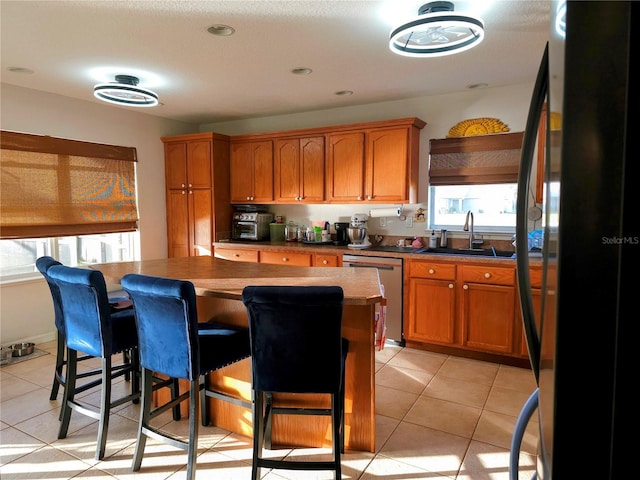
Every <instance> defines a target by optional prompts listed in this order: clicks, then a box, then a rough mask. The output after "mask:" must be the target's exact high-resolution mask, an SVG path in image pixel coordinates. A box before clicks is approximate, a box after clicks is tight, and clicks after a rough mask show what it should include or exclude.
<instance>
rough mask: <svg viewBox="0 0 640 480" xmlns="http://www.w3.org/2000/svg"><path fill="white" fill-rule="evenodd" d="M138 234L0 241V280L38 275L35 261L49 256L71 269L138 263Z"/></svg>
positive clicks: (126, 233) (106, 234)
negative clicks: (93, 264) (104, 264)
mask: <svg viewBox="0 0 640 480" xmlns="http://www.w3.org/2000/svg"><path fill="white" fill-rule="evenodd" d="M139 252H140V248H139V234H138V232H125V233H105V234H99V235H82V236H75V237H54V238H24V239H19V240H0V279H2V280H3V281H6V280H20V279H24V278H30V277H33V275H34V273H36V272H37V269H36V266H35V263H36V260H37V259H38V257H41V256H43V255H50V256H52V257H53V258H55V259H57V260H58V261H60V262H62V263H64V264H65V265H70V266H82V265H88V264H92V263H104V262H118V261H122V262H126V261H134V260H139V259H140V255H139Z"/></svg>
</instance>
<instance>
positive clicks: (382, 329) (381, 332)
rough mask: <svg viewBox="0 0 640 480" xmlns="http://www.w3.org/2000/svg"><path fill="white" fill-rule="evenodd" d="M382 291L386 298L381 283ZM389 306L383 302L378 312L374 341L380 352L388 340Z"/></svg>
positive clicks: (376, 348)
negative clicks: (387, 321) (387, 319)
mask: <svg viewBox="0 0 640 480" xmlns="http://www.w3.org/2000/svg"><path fill="white" fill-rule="evenodd" d="M380 293H381V294H382V297H383V298H384V285H380ZM386 316H387V307H386V306H385V305H383V304H381V305H380V311H379V312H378V313H376V323H375V335H374V338H375V340H374V343H375V345H374V346H375V350H376V351H377V352H380V351H382V350H384V343H385V342H386V340H387V323H386Z"/></svg>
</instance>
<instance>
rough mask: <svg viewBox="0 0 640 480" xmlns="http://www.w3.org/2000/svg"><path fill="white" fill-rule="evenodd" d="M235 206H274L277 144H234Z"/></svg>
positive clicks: (232, 190)
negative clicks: (270, 204) (264, 204)
mask: <svg viewBox="0 0 640 480" xmlns="http://www.w3.org/2000/svg"><path fill="white" fill-rule="evenodd" d="M231 202H233V203H270V202H273V141H271V140H262V141H250V140H249V141H247V140H233V141H232V143H231Z"/></svg>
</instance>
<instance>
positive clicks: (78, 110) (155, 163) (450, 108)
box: [0, 80, 533, 345]
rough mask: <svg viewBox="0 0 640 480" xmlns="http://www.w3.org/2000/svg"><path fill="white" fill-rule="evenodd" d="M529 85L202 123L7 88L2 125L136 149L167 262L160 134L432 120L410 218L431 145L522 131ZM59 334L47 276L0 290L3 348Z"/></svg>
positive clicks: (322, 212) (145, 239)
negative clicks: (454, 131)
mask: <svg viewBox="0 0 640 480" xmlns="http://www.w3.org/2000/svg"><path fill="white" fill-rule="evenodd" d="M427 81H428V80H427ZM532 88H533V85H532V84H531V85H530V84H523V85H515V86H510V87H500V88H487V89H484V90H471V91H468V92H464V93H461V94H451V95H441V96H434V97H420V98H412V99H406V100H400V101H394V102H384V103H378V104H370V105H362V106H354V107H344V108H335V109H331V110H321V111H313V112H305V113H299V114H292V115H280V116H273V117H264V118H255V119H249V120H239V121H233V122H221V123H213V124H206V125H200V126H197V125H189V124H185V123H180V122H175V121H170V120H163V119H161V118H159V117H154V116H152V115H149V114H145V113H138V111H131V110H128V109H123V108H119V107H115V106H109V105H102V104H98V103H96V102H94V101H82V100H76V99H70V98H66V97H62V96H59V95H51V94H47V93H43V92H39V91H35V90H29V89H24V88H19V87H14V86H11V85H6V84H2V86H1V90H0V99H1V110H0V113H1V117H0V128H1V129H3V130H12V131H20V132H25V133H33V134H44V135H51V136H56V137H62V138H72V139H79V140H83V141H90V142H99V143H108V144H116V145H124V146H131V147H136V150H137V153H138V160H139V161H138V164H137V167H136V168H137V181H138V197H139V199H138V201H139V214H140V237H141V250H142V258H143V259H151V258H165V257H166V255H167V253H166V252H167V242H166V218H165V198H164V162H163V145H162V142H161V140H160V137H162V136H167V135H177V134H182V133H193V132H197V131H200V132H209V131H214V132H218V133H222V134H227V135H236V134H245V133H262V132H273V131H280V130H293V129H300V128H312V127H322V126H329V125H341V124H349V123H359V122H368V121H378V120H387V119H392V118H404V117H419V118H421V119H422V120H424V121H425V122H427V126H426V127H425V128H424V129H423V130H422V132H421V135H420V139H421V140H420V152H421V153H420V189H419V202H420V204H417V205H407V206H405V207H406V208H405V211H406V213H407V214H412V213H413V212H415V210H416V209H417V208H418V207H421V206H422V207H423V208H425V209H426V208H427V207H426V200H427V187H426V185H427V162H428V152H429V140H430V139H432V138H444V137H445V136H446V134H447V132H448V131H449V129H450V128H451V127H452V126H453V125H455V124H456V123H458V122H460V121H462V120H466V119H469V118H477V117H494V118H499V119H500V120H501V121H502V122H504V123H506V124H507V125H508V126H509V127H510V128H511V131H513V132H518V131H522V130H524V127H525V123H526V116H527V111H528V108H529V101H530V97H531V92H532ZM378 206H379V205H376V207H378ZM274 209H276V207H274ZM356 210H357V212H356ZM274 211H276V213H277V214H280V215H284V216H285V217H286V218H287V219H291V220H294V221H296V222H300V223H305V222H307V224H308V222H309V220H327V221H330V222H331V223H333V222H336V221H348V220H349V218H350V217H351V214H352V213H360V211H362V212H363V213H367V211H368V207H367V208H356V207H354V206H352V205H307V206H298V205H291V206H278V207H277V209H276V210H274ZM424 229H425V224H414V226H413V228H411V229H408V228H406V226H405V224H404V223H401V222H399V221H398V220H397V219H390V220H389V222H388V225H387V228H386V229H382V228H378V231H375V232H373V233H381V234H387V235H407V236H414V235H418V236H424ZM54 334H55V328H54V325H53V308H52V306H51V301H50V294H49V291H48V289H47V287H46V285H45V282H44V280H43V279H36V280H33V281H30V282H20V283H15V284H3V285H0V343H2V344H3V345H4V344H7V343H13V342H18V341H36V342H41V341H46V340H49V339H53V338H54Z"/></svg>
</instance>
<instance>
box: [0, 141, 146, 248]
mask: <svg viewBox="0 0 640 480" xmlns="http://www.w3.org/2000/svg"><path fill="white" fill-rule="evenodd" d="M136 161H137V158H136V150H135V148H131V147H120V146H113V145H104V144H98V143H89V142H82V141H77V140H67V139H62V138H55V137H49V136H41V135H31V134H25V133H17V132H8V131H1V132H0V238H2V239H12V238H13V239H15V238H42V237H61V236H75V235H87V234H97V233H116V232H130V231H135V230H136V228H137V222H138V210H137V207H136V185H135V162H136Z"/></svg>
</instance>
